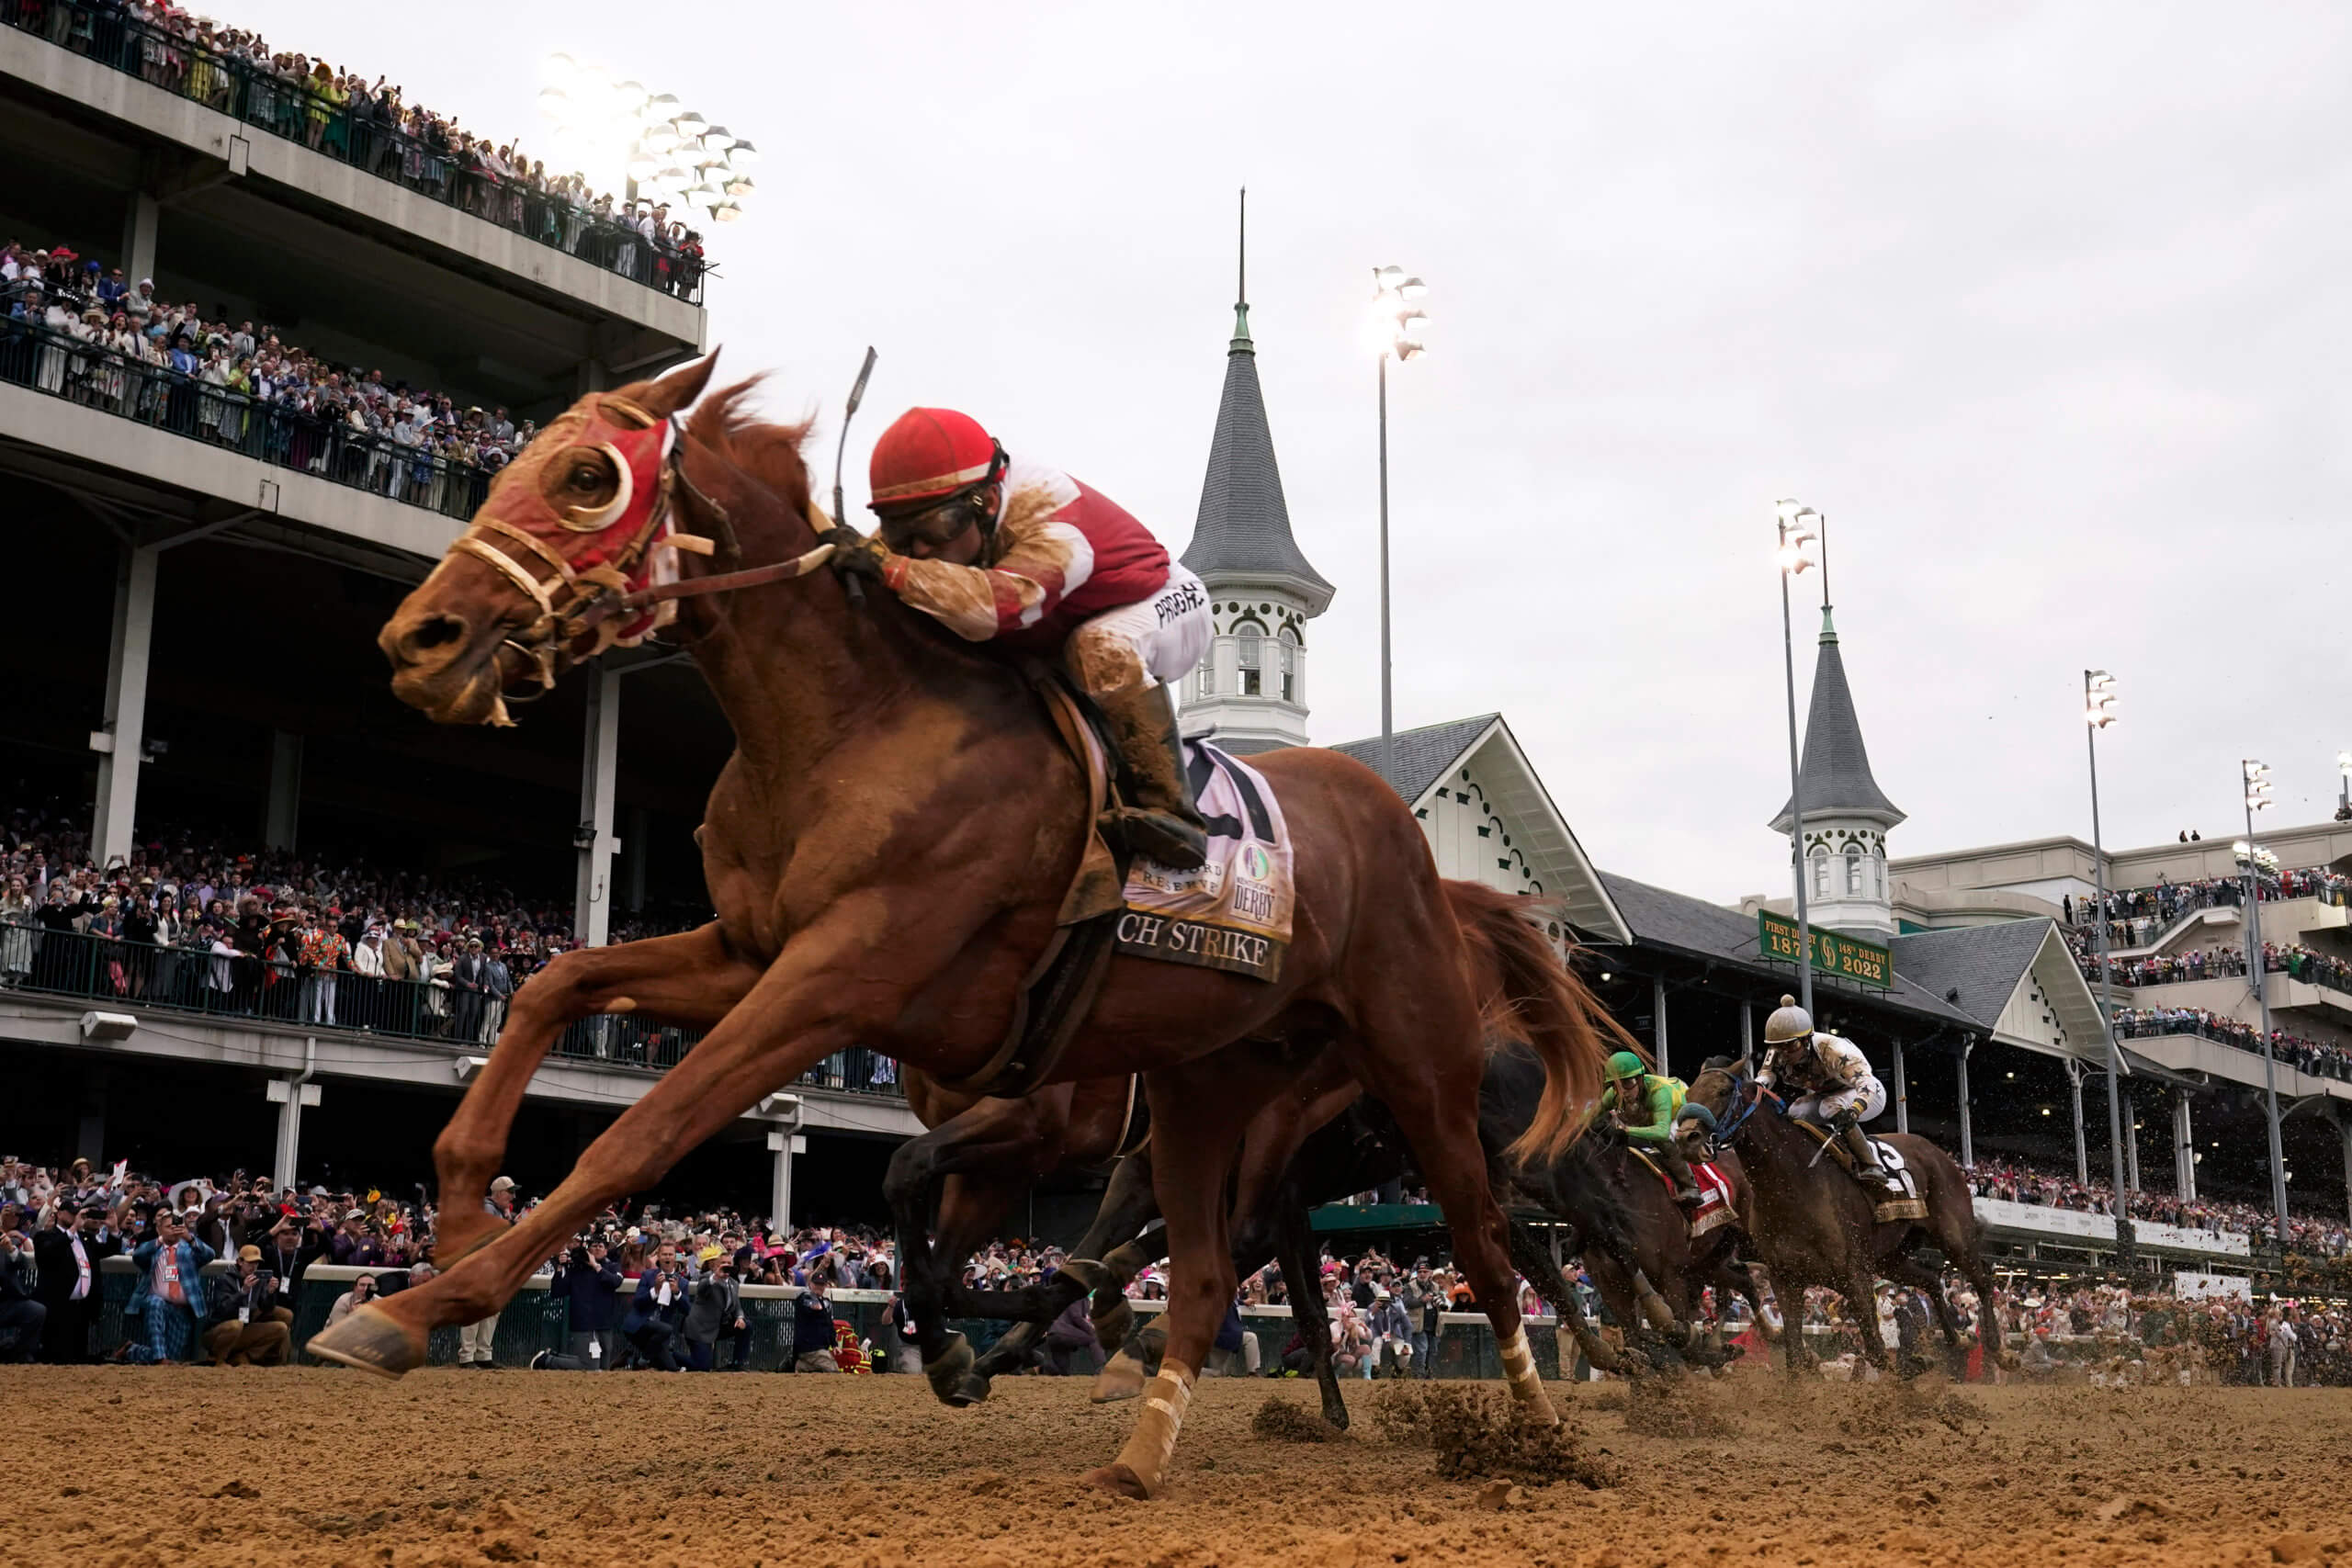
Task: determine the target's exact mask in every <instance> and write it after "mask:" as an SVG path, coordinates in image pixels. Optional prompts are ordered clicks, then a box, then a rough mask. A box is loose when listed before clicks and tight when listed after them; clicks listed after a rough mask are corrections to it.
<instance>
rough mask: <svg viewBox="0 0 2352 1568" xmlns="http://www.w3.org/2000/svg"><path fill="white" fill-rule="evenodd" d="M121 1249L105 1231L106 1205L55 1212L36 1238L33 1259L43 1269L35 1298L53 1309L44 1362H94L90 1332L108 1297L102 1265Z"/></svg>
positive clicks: (46, 1330)
mask: <svg viewBox="0 0 2352 1568" xmlns="http://www.w3.org/2000/svg"><path fill="white" fill-rule="evenodd" d="M121 1250H122V1238H121V1237H120V1236H119V1235H115V1234H114V1233H113V1232H112V1231H110V1230H108V1229H107V1206H106V1205H105V1204H104V1203H85V1204H83V1205H82V1207H81V1211H80V1213H74V1212H72V1211H70V1210H66V1209H60V1210H57V1211H54V1212H52V1213H51V1215H50V1223H49V1224H48V1225H46V1226H44V1227H43V1228H42V1230H41V1231H40V1234H39V1235H35V1236H34V1237H33V1257H34V1260H35V1261H36V1262H37V1263H38V1264H39V1265H40V1287H39V1290H38V1292H37V1293H38V1295H39V1296H40V1303H41V1305H43V1306H45V1307H47V1308H48V1309H49V1320H48V1322H47V1323H45V1324H44V1325H42V1328H41V1347H40V1350H41V1359H42V1360H44V1361H59V1362H64V1363H68V1364H72V1363H75V1362H81V1361H86V1360H88V1359H90V1330H91V1328H92V1327H93V1326H95V1325H96V1323H97V1321H98V1308H99V1305H100V1304H101V1303H102V1302H103V1300H104V1298H105V1294H106V1292H105V1290H104V1289H103V1288H102V1286H101V1284H100V1282H99V1279H98V1265H99V1264H100V1263H102V1262H104V1261H105V1260H106V1259H107V1258H112V1257H114V1256H115V1255H116V1254H117V1253H119V1252H120V1251H121Z"/></svg>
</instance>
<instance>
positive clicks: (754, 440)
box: [686, 371, 840, 522]
mask: <svg viewBox="0 0 2352 1568" xmlns="http://www.w3.org/2000/svg"><path fill="white" fill-rule="evenodd" d="M766 379H767V372H765V371H762V372H761V373H760V374H758V375H756V376H751V377H746V378H744V379H742V380H741V381H738V382H736V383H735V384H734V385H732V386H729V387H721V388H720V389H718V391H716V392H713V393H711V394H709V395H708V396H707V397H706V398H704V399H703V400H701V401H700V402H698V403H696V404H695V406H694V412H691V413H689V414H688V415H687V416H686V434H687V435H689V436H690V437H692V438H693V439H694V440H695V441H697V442H700V443H701V444H702V445H703V446H707V447H709V448H710V449H711V450H712V451H713V452H716V453H718V455H719V456H720V457H724V458H726V459H727V460H728V461H729V462H730V463H732V464H734V465H735V466H736V467H737V468H741V469H742V470H743V472H745V473H747V474H749V475H751V476H752V478H753V479H757V480H759V481H760V482H761V483H762V484H763V485H766V486H767V487H768V488H769V489H770V490H773V491H775V492H776V493H777V494H779V495H781V496H783V497H785V499H786V501H788V502H792V503H793V506H794V509H795V510H796V511H797V510H799V509H801V508H802V507H804V506H805V505H806V504H807V502H809V499H810V498H811V494H812V492H811V490H810V487H809V465H808V463H807V461H806V460H804V459H803V458H802V457H801V456H800V446H801V443H803V442H805V441H807V440H808V439H809V430H810V428H811V427H812V426H814V425H815V423H817V422H816V421H815V420H813V419H806V420H803V421H801V422H800V423H798V424H779V423H776V422H775V421H774V420H769V419H764V418H762V417H761V416H760V415H759V414H758V413H757V412H754V411H753V410H752V408H751V407H750V406H749V404H750V401H751V399H752V394H753V393H754V392H757V391H758V390H759V389H760V386H761V383H763V381H765V380H766ZM834 521H835V522H839V521H840V519H839V518H835V519H834Z"/></svg>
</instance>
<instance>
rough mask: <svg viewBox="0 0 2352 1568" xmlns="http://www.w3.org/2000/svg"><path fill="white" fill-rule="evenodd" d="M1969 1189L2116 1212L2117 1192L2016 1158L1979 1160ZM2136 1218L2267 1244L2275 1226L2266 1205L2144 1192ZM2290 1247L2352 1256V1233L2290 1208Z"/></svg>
mask: <svg viewBox="0 0 2352 1568" xmlns="http://www.w3.org/2000/svg"><path fill="white" fill-rule="evenodd" d="M1967 1175H1968V1183H1969V1191H1970V1192H1971V1193H1972V1194H1973V1195H1974V1196H1976V1197H1979V1198H1996V1199H2000V1200H2003V1201H2007V1202H2011V1203H2030V1204H2039V1205H2041V1206H2042V1207H2045V1208H2052V1209H2073V1210H2075V1211H2077V1212H2079V1213H2091V1214H2112V1213H2114V1212H2115V1203H2114V1189H2113V1188H2112V1187H2110V1186H2109V1184H2108V1183H2106V1182H2104V1181H2100V1180H2098V1179H2092V1180H2091V1181H2088V1182H2082V1181H2077V1180H2075V1176H2074V1173H2073V1172H2071V1171H2063V1172H2062V1171H2057V1170H2052V1169H2049V1168H2044V1167H2041V1166H2036V1165H2033V1164H2030V1163H2029V1162H2027V1161H2024V1160H2017V1159H1979V1160H1978V1161H1977V1162H1976V1163H1975V1164H1974V1165H1973V1166H1972V1167H1970V1168H1969V1169H1968V1172H1967ZM2130 1208H2131V1217H2132V1218H2133V1219H2135V1220H2145V1221H2148V1222H2150V1223H2151V1224H2164V1225H2173V1226H2176V1227H2177V1228H2179V1229H2181V1230H2189V1231H2206V1232H2210V1233H2211V1234H2213V1235H2235V1236H2243V1237H2245V1238H2247V1239H2248V1240H2249V1241H2251V1242H2252V1243H2254V1244H2255V1245H2257V1246H2259V1245H2265V1244H2267V1242H2268V1241H2269V1240H2270V1238H2271V1234H2272V1232H2274V1231H2275V1230H2276V1229H2277V1228H2278V1227H2277V1223H2276V1218H2275V1216H2274V1215H2273V1214H2272V1213H2271V1212H2270V1211H2269V1209H2267V1207H2262V1206H2258V1205H2256V1204H2253V1203H2245V1202H2238V1201H2233V1200H2229V1199H2219V1198H2201V1197H2200V1198H2194V1199H2188V1200H2184V1199H2181V1198H2180V1197H2178V1196H2177V1195H2175V1194H2173V1193H2171V1192H2165V1191H2155V1190H2147V1189H2142V1190H2136V1191H2134V1192H2133V1193H2132V1194H2131V1204H2130ZM2287 1225H2288V1230H2289V1233H2290V1234H2289V1236H2288V1244H2287V1245H2288V1247H2289V1248H2290V1250H2292V1251H2296V1252H2299V1253H2302V1254H2305V1255H2307V1256H2312V1257H2324V1258H2341V1257H2344V1256H2345V1255H2346V1253H2347V1252H2352V1231H2347V1229H2346V1223H2345V1220H2344V1218H2343V1216H2342V1215H2341V1214H2340V1213H2338V1214H2329V1213H2318V1212H2314V1210H2313V1209H2312V1207H2310V1206H2301V1213H2298V1212H2297V1208H2295V1207H2290V1210H2289V1211H2288V1215H2287Z"/></svg>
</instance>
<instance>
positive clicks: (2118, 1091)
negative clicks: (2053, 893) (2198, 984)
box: [2083, 670, 2139, 1274]
mask: <svg viewBox="0 0 2352 1568" xmlns="http://www.w3.org/2000/svg"><path fill="white" fill-rule="evenodd" d="M2114 722H2115V677H2114V676H2112V675H2110V674H2109V673H2108V672H2107V671H2104V670H2086V671H2083V727H2084V728H2083V743H2084V746H2085V747H2086V750H2088V751H2089V753H2090V760H2091V878H2092V881H2093V884H2094V885H2095V886H2097V887H2098V919H2097V920H2095V921H2093V922H2092V925H2091V930H2092V931H2093V932H2095V933H2096V934H2097V935H2098V1010H2099V1026H2100V1029H2099V1032H2101V1033H2102V1034H2104V1035H2105V1036H2106V1037H2107V1153H2108V1164H2109V1173H2108V1174H2109V1190H2110V1191H2111V1192H2113V1193H2114V1194H2115V1265H2116V1267H2117V1268H2118V1269H2121V1270H2123V1271H2124V1272H2125V1273H2127V1274H2128V1273H2130V1272H2131V1269H2132V1268H2133V1266H2134V1264H2135V1263H2136V1262H2137V1258H2136V1257H2135V1252H2136V1249H2135V1248H2134V1247H2133V1245H2132V1236H2131V1188H2130V1185H2129V1184H2128V1183H2127V1182H2126V1181H2125V1179H2124V1178H2125V1176H2126V1175H2127V1174H2128V1170H2129V1167H2128V1166H2127V1164H2126V1161H2125V1159H2124V1156H2123V1048H2122V1046H2120V1045H2119V1044H2117V1043H2116V1040H2115V964H2114V961H2113V959H2112V958H2111V957H2110V956H2109V947H2110V944H2109V940H2108V929H2107V845H2106V843H2105V841H2104V840H2102V839H2101V838H2100V835H2099V824H2098V732H2099V731H2100V730H2102V729H2105V728H2107V727H2108V726H2109V725H2110V724H2113V723H2114ZM2134 1114H2135V1115H2136V1114H2137V1113H2136V1112H2135V1113H2134ZM2138 1135H2139V1134H2138V1131H2137V1129H2136V1126H2135V1128H2134V1131H2133V1133H2132V1136H2134V1137H2135V1138H2136V1137H2137V1136H2138Z"/></svg>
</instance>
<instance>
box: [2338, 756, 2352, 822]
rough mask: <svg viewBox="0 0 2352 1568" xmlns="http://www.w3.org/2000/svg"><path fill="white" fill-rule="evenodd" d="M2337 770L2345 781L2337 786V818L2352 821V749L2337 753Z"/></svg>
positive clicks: (2341, 820) (2339, 820) (2340, 820)
mask: <svg viewBox="0 0 2352 1568" xmlns="http://www.w3.org/2000/svg"><path fill="white" fill-rule="evenodd" d="M2335 772H2336V773H2337V775H2338V776H2339V777H2340V778H2341V779H2342V781H2343V782H2342V783H2340V784H2337V785H2336V786H2335V791H2336V793H2335V819H2336V820H2337V821H2338V822H2352V751H2338V752H2337V753H2336V754H2335Z"/></svg>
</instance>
